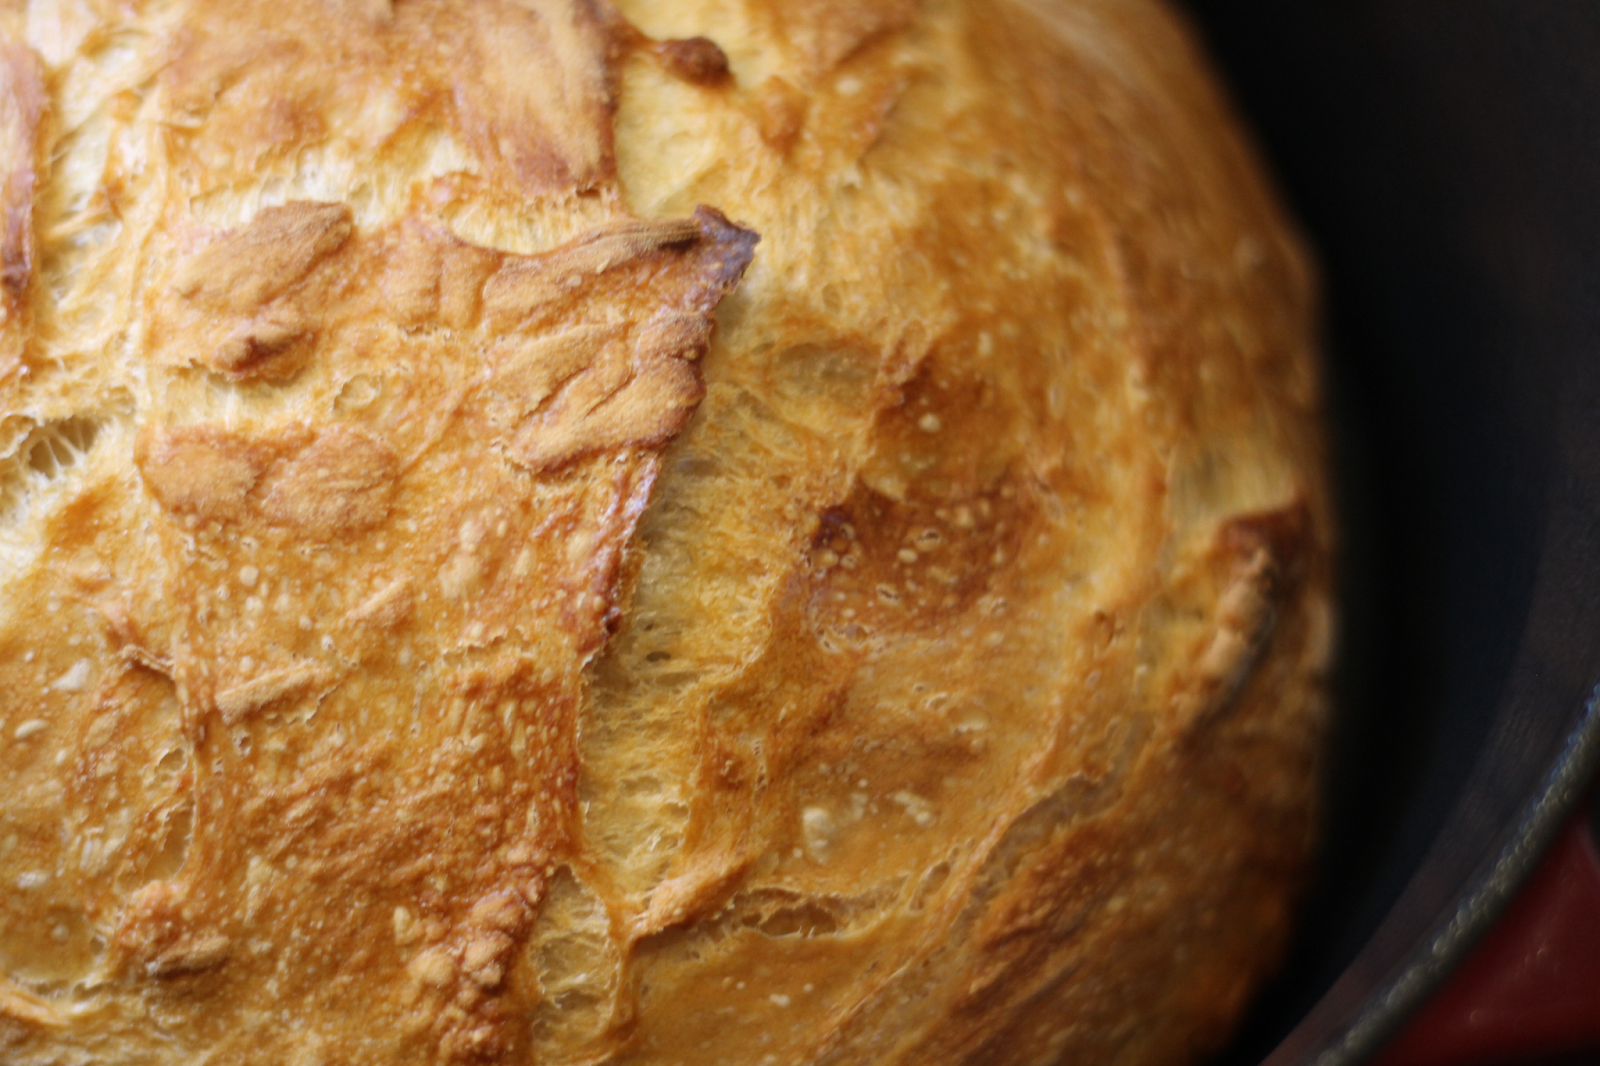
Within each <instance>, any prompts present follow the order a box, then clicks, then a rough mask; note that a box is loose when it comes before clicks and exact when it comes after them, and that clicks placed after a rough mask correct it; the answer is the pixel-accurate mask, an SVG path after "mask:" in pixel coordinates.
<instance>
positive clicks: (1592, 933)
mask: <svg viewBox="0 0 1600 1066" xmlns="http://www.w3.org/2000/svg"><path fill="white" fill-rule="evenodd" d="M1588 810H1589V807H1588V804H1585V805H1584V806H1583V808H1582V814H1583V815H1584V816H1587V814H1588ZM1584 816H1580V817H1577V818H1574V819H1573V821H1572V822H1571V823H1570V824H1569V825H1568V826H1567V828H1566V829H1565V831H1564V832H1563V833H1562V834H1561V838H1560V839H1559V840H1558V841H1557V842H1556V845H1555V846H1554V847H1553V848H1552V849H1551V851H1550V854H1549V855H1547V856H1546V857H1545V859H1544V861H1543V863H1542V864H1541V865H1540V866H1539V869H1538V871H1537V872H1535V873H1534V875H1533V877H1532V878H1531V879H1530V880H1529V881H1528V883H1527V884H1526V885H1525V886H1523V889H1522V891H1521V893H1520V894H1519V895H1518V896H1517V898H1516V900H1515V901H1514V902H1513V903H1512V905H1511V908H1510V909H1509V910H1508V911H1507V912H1506V913H1505V915H1504V916H1503V917H1502V918H1501V920H1500V922H1499V923H1498V924H1497V925H1496V926H1495V928H1494V929H1493V930H1492V931H1491V932H1490V933H1489V934H1488V935H1487V936H1486V937H1484V939H1483V942H1482V943H1480V944H1479V945H1478V946H1477V948H1476V949H1474V951H1473V953H1472V954H1471V955H1470V956H1469V957H1468V958H1467V961H1466V963H1465V964H1464V965H1463V966H1462V967H1461V969H1460V970H1458V971H1457V972H1456V974H1455V975H1454V976H1453V977H1452V978H1451V979H1450V980H1449V982H1448V983H1447V984H1446V985H1445V986H1444V988H1443V989H1442V990H1441V991H1440V992H1439V994H1438V995H1437V996H1435V997H1434V999H1433V1000H1432V1001H1431V1002H1430V1003H1429V1004H1428V1005H1427V1006H1426V1007H1424V1008H1423V1009H1422V1010H1421V1011H1419V1012H1418V1013H1417V1016H1416V1017H1415V1018H1413V1019H1412V1021H1411V1023H1410V1025H1409V1026H1407V1028H1406V1029H1405V1030H1404V1031H1403V1032H1402V1033H1401V1034H1400V1036H1399V1038H1398V1039H1396V1040H1395V1041H1394V1043H1392V1044H1391V1045H1389V1047H1388V1048H1387V1049H1386V1050H1385V1051H1384V1052H1383V1053H1382V1054H1380V1055H1379V1056H1378V1058H1377V1059H1376V1060H1375V1062H1374V1064H1373V1066H1509V1064H1511V1063H1519V1064H1520V1063H1525V1062H1528V1061H1529V1060H1536V1059H1539V1058H1544V1057H1547V1056H1554V1055H1564V1054H1576V1053H1586V1052H1588V1053H1593V1052H1600V855H1597V854H1596V850H1595V841H1594V836H1593V834H1592V833H1591V832H1590V830H1589V827H1588V824H1587V819H1586V817H1584Z"/></svg>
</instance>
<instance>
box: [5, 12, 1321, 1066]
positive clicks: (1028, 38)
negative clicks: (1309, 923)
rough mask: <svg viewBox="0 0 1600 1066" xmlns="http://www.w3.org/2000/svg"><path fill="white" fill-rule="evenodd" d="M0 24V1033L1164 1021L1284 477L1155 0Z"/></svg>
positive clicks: (1312, 675) (1292, 251)
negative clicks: (2, 37) (2, 39)
mask: <svg viewBox="0 0 1600 1066" xmlns="http://www.w3.org/2000/svg"><path fill="white" fill-rule="evenodd" d="M0 15H5V12H3V11H0ZM0 29H3V30H4V31H5V32H6V33H7V34H9V40H7V42H6V44H5V51H4V52H3V53H0V64H3V75H4V78H3V83H0V144H3V145H5V146H6V153H7V154H6V157H5V160H6V165H7V169H6V170H5V171H4V172H3V174H0V180H3V185H0V206H3V207H4V209H5V212H6V215H5V217H6V220H7V227H8V228H7V229H6V230H5V235H4V241H5V243H4V252H5V278H4V280H5V286H4V292H3V293H0V298H3V301H4V302H3V307H0V311H3V315H4V318H3V319H0V346H3V347H0V373H4V374H9V377H7V378H6V379H5V382H6V383H5V384H4V385H3V387H4V388H5V389H8V390H9V391H7V392H0V397H4V407H3V409H0V567H3V569H0V574H4V577H3V579H0V782H4V783H5V786H6V789H7V795H8V803H7V804H6V805H5V806H4V808H3V809H0V888H3V891H0V1058H4V1059H5V1060H6V1061H7V1062H17V1063H20V1064H27V1066H32V1064H43V1063H55V1062H62V1061H73V1060H83V1059H87V1060H100V1061H114V1062H150V1063H167V1062H171V1063H181V1062H190V1061H195V1060H197V1059H199V1058H207V1057H208V1058H210V1059H212V1060H215V1061H230V1062H232V1061H237V1062H263V1063H265V1062H272V1063H280V1062H282V1063H299V1064H303V1066H310V1064H312V1063H332V1062H341V1063H343V1062H348V1063H366V1062H372V1063H385V1064H391V1063H407V1062H416V1063H432V1062H504V1063H532V1062H538V1063H553V1064H554V1063H600V1062H624V1061H626V1062H638V1063H647V1062H660V1063H671V1062H685V1061H716V1062H727V1063H739V1062H748V1063H759V1062H764V1061H778V1062H789V1061H795V1062H800V1061H805V1062H817V1063H838V1064H846V1063H861V1064H865V1063H874V1064H879V1063H918V1064H921V1063H927V1062H950V1063H956V1062H972V1063H978V1062H984V1063H989V1062H993V1063H1011V1062H1033V1061H1040V1060H1048V1059H1057V1060H1061V1061H1094V1062H1108V1063H1109V1062H1129V1063H1132V1062H1140V1063H1147V1062H1172V1063H1179V1062H1183V1061H1186V1060H1187V1059H1189V1058H1191V1057H1192V1056H1193V1055H1194V1054H1195V1053H1196V1052H1198V1051H1201V1050H1204V1049H1205V1048H1207V1047H1210V1046H1212V1045H1214V1044H1215V1043H1216V1042H1217V1041H1218V1040H1219V1039H1221V1037H1222V1036H1223V1034H1224V1033H1225V1032H1226V1030H1227V1027H1228V1025H1229V1024H1231V1021H1232V1019H1233V1018H1234V1017H1235V1016H1236V1015H1237V1012H1238V1010H1239V1009H1240V1007H1241V1005H1242V1003H1243V1001H1244V997H1245V996H1247V995H1248V993H1249V990H1250V989H1251V988H1252V987H1253V985H1254V983H1255V981H1256V980H1257V979H1258V978H1259V976H1260V974H1261V973H1262V972H1263V969H1264V968H1265V967H1266V966H1268V965H1270V963H1271V961H1272V959H1273V957H1274V955H1275V953H1276V951H1277V950H1278V947H1279V945H1281V943H1282V941H1283V938H1284V936H1285V934H1286V929H1287V921H1288V917H1287V916H1288V911H1289V906H1290V903H1291V901H1292V898H1293V895H1294V892H1295V889H1296V885H1297V884H1298V879H1299V878H1300V876H1301V870H1302V867H1303V863H1304V858H1305V852H1306V848H1307V842H1308V834H1309V828H1310V825H1311V785H1312V771H1313V767H1314V764H1315V758H1316V750H1317V741H1318V738H1319V735H1320V727H1321V717H1322V714H1323V710H1322V702H1323V672H1324V669H1325V664H1326V660H1327V657H1328V632H1329V610H1328V599H1327V597H1328V551H1329V516H1328V510H1327V500H1326V493H1325V488H1324V485H1323V480H1322V474H1321V461H1322V460H1321V451H1320V447H1321V446H1320V438H1319V432H1318V428H1317V402H1318V401H1317V396H1316V387H1315V381H1316V377H1315V365H1314V361H1313V357H1312V352H1311V342H1310V330H1311V314H1312V307H1311V304H1312V293H1311V282H1310V279H1309V276H1308V271H1307V268H1306V265H1305V262H1304V259H1303V257H1302V255H1301V253H1300V251H1299V249H1298V247H1297V246H1296V244H1295V242H1294V239H1293V237H1292V235H1291V234H1289V233H1288V231H1287V229H1286V227H1285V224H1284V223H1283V221H1282V219H1281V218H1280V216H1279V214H1278V212H1277V210H1276V208H1275V206H1274V204H1273V202H1272V199H1271V197H1270V196H1269V195H1268V194H1267V192H1266V191H1265V190H1264V189H1263V187H1262V184H1261V182H1260V179H1259V177H1258V175H1257V174H1256V172H1255V169H1254V167H1253V165H1252V163H1251V160H1250V159H1249V157H1248V153H1247V152H1246V151H1245V149H1244V148H1243V147H1241V145H1240V143H1239V141H1238V138H1237V135H1236V133H1235V132H1234V131H1233V129H1232V126H1231V125H1230V123H1229V120H1228V118H1227V116H1226V114H1225V112H1224V110H1223V108H1222V107H1221V105H1220V104H1219V102H1218V100H1217V99H1216V96H1215V93H1214V91H1213V90H1212V89H1211V87H1210V86H1209V84H1208V82H1207V81H1206V78H1205V76H1204V73H1203V71H1202V69H1201V68H1200V66H1199V63H1198V61H1197V59H1196V57H1195V55H1194V53H1193V49H1192V46H1191V45H1190V43H1189V42H1188V40H1187V38H1186V36H1185V35H1184V33H1183V31H1182V29H1181V28H1180V27H1177V26H1175V25H1174V24H1173V22H1172V20H1171V18H1170V16H1169V15H1168V14H1166V13H1165V12H1164V11H1163V10H1162V9H1160V8H1158V7H1155V6H1153V5H1150V4H1147V3H1144V2H1133V3H1129V2H1126V0H1119V2H1116V3H1113V2H1110V0H1062V2H1055V3H1044V2H1042V0H1003V2H1001V3H998V4H977V3H967V2H964V0H926V2H923V3H913V2H909V0H856V2H851V3H842V2H835V0H807V2H805V3H799V2H792V0H790V2H785V3H775V2H767V0H682V2H679V3H674V4H670V5H666V4H657V3H652V2H649V0H618V2H616V3H615V4H612V3H606V2H603V0H483V2H477V3H459V2H453V0H392V2H391V0H140V2H132V3H117V4H111V3H99V2H91V0H85V2H83V3H81V4H73V5H64V6H63V7H62V8H61V10H60V12H59V17H56V18H52V19H43V18H30V19H22V18H20V17H19V18H15V19H12V18H9V17H5V18H0ZM46 161H48V163H47V162H46ZM701 205H710V206H701ZM730 219H734V220H736V221H730ZM757 233H759V234H760V235H761V236H760V238H759V239H760V245H759V247H758V246H757V243H756V242H757V239H758V238H757V236H756V234H757ZM14 263H15V264H21V265H20V266H18V267H17V268H16V269H15V270H14V269H13V266H12V264H14ZM13 278H15V279H16V280H15V282H14V281H13ZM8 367H9V368H10V370H7V369H6V368H8ZM23 370H26V372H25V373H22V372H20V371H23Z"/></svg>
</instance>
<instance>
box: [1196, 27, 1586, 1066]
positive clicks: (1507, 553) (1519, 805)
mask: <svg viewBox="0 0 1600 1066" xmlns="http://www.w3.org/2000/svg"><path fill="white" fill-rule="evenodd" d="M1189 7H1190V9H1191V14H1192V16H1193V17H1194V19H1195V21H1196V22H1197V24H1198V26H1199V27H1200V29H1201V31H1202V33H1203V34H1204V36H1205V37H1206V39H1207V41H1208V43H1209V45H1210V47H1211V49H1212V51H1213V54H1214V55H1215V57H1216V58H1217V60H1218V61H1219V62H1220V64H1221V65H1222V68H1223V73H1224V75H1225V77H1226V79H1227V80H1228V81H1229V82H1230V83H1231V86H1232V88H1233V90H1234V92H1235V95H1236V98H1237V100H1238V102H1239V103H1240V105H1241V107H1242V108H1243V110H1244V111H1245V113H1246V115H1247V116H1248V118H1249V120H1250V121H1251V122H1252V123H1253V124H1254V126H1255V127H1256V131H1257V133H1258V134H1259V135H1260V138H1261V141H1262V144H1263V147H1264V150H1265V152H1266V154H1267V156H1268V160H1269V162H1270V164H1271V165H1272V166H1273V167H1274V168H1275V170H1276V171H1277V174H1278V176H1279V179H1280V182H1281V185H1282V187H1283V189H1284V191H1285V194H1286V196H1287V198H1288V200H1289V201H1290V204H1291V206H1292V207H1293V208H1294V210H1295V211H1296V212H1297V214H1298V216H1299V218H1300V220H1301V221H1302V223H1303V224H1304V226H1305V227H1306V229H1307V231H1308V233H1309V235H1310V237H1311V239H1312V241H1313V243H1314V244H1315V245H1316V246H1317V248H1318V250H1319V252H1320V254H1321V260H1322V264H1323V268H1324V274H1325V281H1326V293H1327V311H1328V314H1327V324H1328V335H1329V344H1328V348H1329V362H1330V397H1331V404H1330V406H1331V409H1332V415H1333V418H1334V421H1335V435H1336V447H1335V451H1336V453H1337V470H1338V475H1339V479H1340V482H1341V493H1342V497H1343V499H1342V507H1343V520H1344V525H1343V538H1344V540H1343V566H1344V571H1343V572H1344V578H1343V583H1344V585H1345V589H1344V611H1345V614H1344V623H1345V624H1344V631H1343V665H1342V674H1341V676H1340V679H1339V686H1338V687H1339V692H1338V704H1339V717H1338V721H1337V725H1336V732H1335V737H1334V752H1333V757H1332V759H1331V762H1330V767H1329V774H1328V781H1327V806H1326V815H1325V823H1326V824H1325V832H1324V838H1323V839H1324V848H1323V853H1322V858H1321V864H1320V870H1319V874H1318V879H1317V881H1316V883H1315V885H1314V888H1313V890H1312V892H1311V895H1310V897H1309V898H1308V900H1307V906H1306V910H1305V915H1304V931H1303V932H1302V934H1301V937H1300V941H1299V943H1298V945H1297V946H1296V948H1295V950H1294V952H1293V954H1292V957H1291V960H1290V965H1289V967H1288V969H1287V971H1286V973H1285V975H1284V976H1283V978H1282V979H1281V980H1280V981H1279V983H1278V984H1277V985H1276V986H1275V987H1273V988H1272V989H1270V990H1269V991H1268V992H1267V994H1266V995H1265V997H1264V999H1263V1001H1262V1003H1261V1004H1260V1005H1259V1007H1258V1008H1257V1011H1256V1014H1255V1016H1254V1017H1253V1019H1252V1020H1251V1021H1250V1022H1249V1023H1248V1024H1247V1026H1246V1028H1245V1030H1244V1032H1243V1033H1242V1034H1241V1035H1240V1038H1239V1039H1238V1041H1236V1043H1235V1045H1234V1047H1233V1048H1232V1049H1231V1050H1230V1052H1229V1053H1228V1055H1227V1056H1226V1057H1225V1061H1226V1062H1228V1063H1231V1064H1235V1066H1243V1064H1247V1063H1253V1062H1260V1061H1262V1060H1263V1059H1265V1061H1266V1062H1267V1063H1268V1064H1269V1066H1295V1064H1310V1063H1316V1064H1318V1066H1346V1064H1350V1066H1353V1064H1355V1063H1358V1062H1362V1061H1365V1060H1366V1059H1368V1058H1369V1057H1370V1056H1372V1055H1373V1054H1374V1053H1375V1052H1377V1051H1378V1050H1379V1049H1380V1048H1381V1047H1382V1046H1383V1045H1384V1044H1385V1043H1386V1042H1388V1041H1389V1040H1390V1038H1391V1037H1392V1036H1393V1034H1394V1033H1395V1032H1396V1031H1397V1030H1398V1029H1399V1027H1400V1026H1401V1025H1402V1024H1403V1023H1404V1022H1405V1020H1406V1018H1407V1016H1408V1015H1409V1014H1410V1013H1411V1012H1412V1011H1413V1010H1414V1009H1415V1008H1416V1007H1417V1006H1418V1005H1419V1004H1421V1003H1423V1002H1424V1001H1425V1000H1426V999H1427V998H1428V997H1429V996H1430V995H1431V994H1433V992H1434V990H1435V989H1436V988H1437V986H1438V985H1439V984H1440V982H1441V981H1442V980H1443V979H1444V977H1445V976H1446V975H1447V974H1448V973H1449V971H1450V970H1451V969H1452V968H1453V967H1454V966H1456V965H1457V964H1458V963H1459V962H1460V960H1461V959H1462V958H1463V957H1464V956H1465V955H1466V954H1467V953H1468V951H1469V950H1470V949H1471V948H1472V947H1473V944H1474V943H1475V942H1476V941H1477V940H1478V939H1479V937H1480V936H1481V935H1482V934H1483V933H1484V931H1485V930H1486V929H1488V928H1489V927H1490V926H1492V925H1493V923H1494V921H1495V919H1496V916H1497V914H1498V913H1499V912H1500V911H1501V909H1502V908H1503V907H1504V906H1505V904H1506V903H1507V901H1508V900H1510V899H1511V898H1512V897H1513V896H1514V895H1515V893H1516V891H1517V889H1518V887H1519V886H1520V885H1521V884H1522V882H1523V881H1524V880H1525V878H1526V877H1527V875H1528V874H1529V873H1530V872H1531V871H1532V870H1533V868H1534V867H1535V865H1536V864H1537V862H1538V860H1539V857H1540V855H1541V853H1542V852H1543V851H1544V850H1545V849H1546V847H1547V845H1548V844H1549V843H1550V841H1551V840H1552V839H1553V837H1554V836H1555V834H1556V833H1557V831H1558V830H1559V829H1560V828H1561V826H1562V825H1563V824H1564V823H1567V822H1568V820H1569V815H1570V814H1571V812H1572V811H1573V810H1574V809H1575V807H1576V805H1577V804H1578V802H1579V800H1580V798H1581V797H1582V795H1583V791H1584V788H1585V786H1586V783H1587V782H1588V781H1589V780H1590V779H1591V777H1592V775H1593V770H1594V766H1595V764H1596V762H1597V756H1600V712H1597V711H1596V707H1595V696H1594V693H1595V686H1596V684H1597V682H1600V3H1595V2H1592V0H1538V2H1534V0H1494V2H1489V0H1343V2H1340V0H1193V2H1192V3H1191V4H1190V5H1189ZM1590 854H1591V855H1592V854H1593V853H1592V851H1591V852H1590ZM1546 1050H1548V1049H1540V1048H1530V1049H1528V1054H1529V1055H1532V1054H1534V1053H1535V1052H1538V1053H1543V1052H1544V1051H1546ZM1579 1050H1580V1052H1581V1051H1582V1049H1579ZM1589 1051H1590V1052H1594V1053H1596V1054H1594V1056H1593V1057H1588V1058H1583V1059H1580V1060H1577V1061H1584V1062H1596V1061H1600V1048H1593V1049H1589ZM1564 1061H1565V1060H1564Z"/></svg>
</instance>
